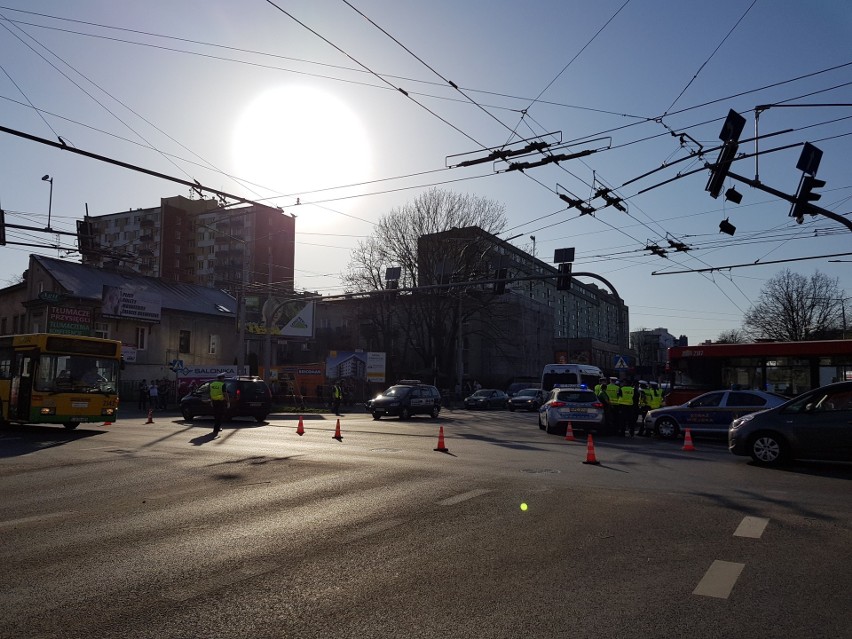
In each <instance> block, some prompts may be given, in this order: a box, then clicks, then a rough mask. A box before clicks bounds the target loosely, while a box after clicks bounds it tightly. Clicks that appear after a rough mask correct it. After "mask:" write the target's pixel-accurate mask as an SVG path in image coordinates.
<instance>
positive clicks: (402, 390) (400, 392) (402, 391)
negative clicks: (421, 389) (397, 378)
mask: <svg viewBox="0 0 852 639" xmlns="http://www.w3.org/2000/svg"><path fill="white" fill-rule="evenodd" d="M410 392H411V387H409V386H391V387H390V388H388V389H387V390H386V391H385V392H384V393H382V395H383V396H384V397H405V396H406V395H408V393H410Z"/></svg>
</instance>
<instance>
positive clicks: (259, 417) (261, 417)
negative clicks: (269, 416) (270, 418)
mask: <svg viewBox="0 0 852 639" xmlns="http://www.w3.org/2000/svg"><path fill="white" fill-rule="evenodd" d="M254 421H256V422H257V423H258V424H262V423H263V422H265V421H266V415H255V416H254Z"/></svg>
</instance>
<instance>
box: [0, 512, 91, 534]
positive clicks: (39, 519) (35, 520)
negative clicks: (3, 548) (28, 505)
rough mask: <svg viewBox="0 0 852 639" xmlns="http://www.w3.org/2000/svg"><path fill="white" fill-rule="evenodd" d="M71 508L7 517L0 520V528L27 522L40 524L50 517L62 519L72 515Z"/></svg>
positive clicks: (26, 523) (50, 518) (23, 524)
mask: <svg viewBox="0 0 852 639" xmlns="http://www.w3.org/2000/svg"><path fill="white" fill-rule="evenodd" d="M73 514H74V511H73V510H67V511H62V512H56V513H48V514H46V515H33V516H32V517H21V518H20V519H7V520H6V521H0V530H3V529H5V528H17V527H18V526H26V525H28V524H40V523H42V522H47V521H51V520H52V519H62V518H64V517H68V516H69V515H73Z"/></svg>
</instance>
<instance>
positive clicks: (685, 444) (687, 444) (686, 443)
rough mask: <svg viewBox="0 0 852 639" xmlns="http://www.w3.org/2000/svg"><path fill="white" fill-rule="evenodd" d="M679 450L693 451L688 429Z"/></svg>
mask: <svg viewBox="0 0 852 639" xmlns="http://www.w3.org/2000/svg"><path fill="white" fill-rule="evenodd" d="M681 450H687V451H693V450H695V446H693V445H692V433H690V432H689V429H688V428H687V429H686V433H684V435H683V448H681Z"/></svg>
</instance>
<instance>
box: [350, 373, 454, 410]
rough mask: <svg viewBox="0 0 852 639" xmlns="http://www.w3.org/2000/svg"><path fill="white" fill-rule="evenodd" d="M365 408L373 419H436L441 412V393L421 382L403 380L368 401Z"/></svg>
mask: <svg viewBox="0 0 852 639" xmlns="http://www.w3.org/2000/svg"><path fill="white" fill-rule="evenodd" d="M364 406H365V407H366V409H367V412H368V413H372V415H373V419H381V418H382V417H388V416H390V417H393V416H398V417H399V418H400V419H408V418H409V417H411V416H412V415H418V414H420V415H429V416H430V417H432V419H435V418H437V417H438V413H439V412H440V410H441V393H439V392H438V389H437V388H435V387H434V386H429V385H428V384H422V383H421V382H420V380H415V379H403V380H400V381H399V383H398V384H394V385H393V386H391V387H390V388H388V389H387V390H385V391H383V392H382V393H381V394H379V395H376V396H375V397H374V398H373V399H371V400H368V401H367V402H366V404H364Z"/></svg>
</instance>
